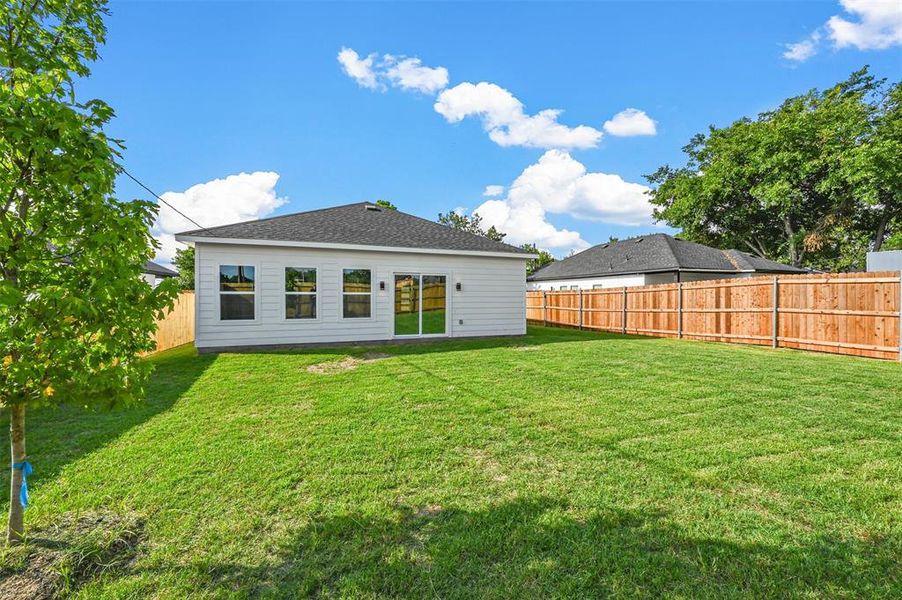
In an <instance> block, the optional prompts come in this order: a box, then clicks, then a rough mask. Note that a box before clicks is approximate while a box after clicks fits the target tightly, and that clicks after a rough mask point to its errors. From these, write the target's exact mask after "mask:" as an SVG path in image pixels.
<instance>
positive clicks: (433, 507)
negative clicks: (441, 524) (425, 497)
mask: <svg viewBox="0 0 902 600" xmlns="http://www.w3.org/2000/svg"><path fill="white" fill-rule="evenodd" d="M440 512H442V507H441V506H439V505H438V504H429V505H427V506H423V507H420V508H418V509H417V510H415V511H414V512H413V513H412V514H411V515H410V516H411V517H412V518H414V519H431V518H433V517H437V516H438V514H439V513H440Z"/></svg>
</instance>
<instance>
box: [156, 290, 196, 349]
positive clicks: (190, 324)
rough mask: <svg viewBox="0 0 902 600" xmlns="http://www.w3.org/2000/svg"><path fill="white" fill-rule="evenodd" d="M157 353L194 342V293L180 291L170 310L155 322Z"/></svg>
mask: <svg viewBox="0 0 902 600" xmlns="http://www.w3.org/2000/svg"><path fill="white" fill-rule="evenodd" d="M154 337H155V338H156V341H157V352H160V351H161V350H168V349H169V348H175V347H176V346H181V345H182V344H188V343H191V342H193V341H194V292H193V291H182V292H180V293H179V297H178V298H177V299H176V301H175V305H173V307H172V310H171V311H169V312H168V313H166V316H165V317H163V318H162V319H158V320H157V332H156V334H155V335H154Z"/></svg>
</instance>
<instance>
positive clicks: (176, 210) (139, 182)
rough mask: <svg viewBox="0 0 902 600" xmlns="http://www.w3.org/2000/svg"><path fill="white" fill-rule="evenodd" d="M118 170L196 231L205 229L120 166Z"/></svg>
mask: <svg viewBox="0 0 902 600" xmlns="http://www.w3.org/2000/svg"><path fill="white" fill-rule="evenodd" d="M119 170H120V171H122V172H123V173H124V174H125V175H126V176H127V177H128V178H129V179H131V180H132V181H134V182H135V183H137V184H138V185H140V186H141V187H142V188H144V189H145V190H147V191H148V192H149V193H150V194H151V195H152V196H153V197H154V198H156V199H157V200H159V201H160V202H162V203H163V204H165V205H166V206H168V207H169V208H171V209H172V210H174V211H175V212H177V213H178V214H180V215H182V216H183V217H184V218H186V219H187V220H189V221H191V222H192V223H194V224H195V225H197V227H198V229H206V227H204V226H203V225H201V224H200V223H198V222H197V221H195V220H194V219H192V218H191V217H189V216H188V215H186V214H185V213H183V212H182V211H180V210H179V209H177V208H176V207H174V206H173V205H171V204H169V203H168V202H166V201H165V200H163V199H162V198H160V196H159V195H158V194H157V193H156V192H155V191H153V190H152V189H150V188H149V187H147V186H146V185H144V184H143V183H141V181H140V180H139V179H138V178H137V177H135V176H134V175H132V174H131V173H129V172H128V171H126V170H125V167H123V166H122V165H119Z"/></svg>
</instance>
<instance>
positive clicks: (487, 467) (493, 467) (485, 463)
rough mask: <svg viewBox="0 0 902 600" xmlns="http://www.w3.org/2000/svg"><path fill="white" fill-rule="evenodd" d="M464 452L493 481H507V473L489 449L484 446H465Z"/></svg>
mask: <svg viewBox="0 0 902 600" xmlns="http://www.w3.org/2000/svg"><path fill="white" fill-rule="evenodd" d="M463 453H464V454H465V455H466V456H468V457H469V458H470V460H472V461H473V462H474V463H475V465H476V466H477V468H479V469H480V470H481V471H482V472H484V473H485V474H486V475H487V476H488V477H489V478H490V479H492V480H493V481H497V482H498V483H503V482H505V481H507V473H505V472H504V469H503V468H502V467H501V464H500V463H499V462H498V461H497V460H495V458H494V457H493V456H492V455H491V454H490V453H489V452H488V451H486V450H483V449H482V448H464V449H463Z"/></svg>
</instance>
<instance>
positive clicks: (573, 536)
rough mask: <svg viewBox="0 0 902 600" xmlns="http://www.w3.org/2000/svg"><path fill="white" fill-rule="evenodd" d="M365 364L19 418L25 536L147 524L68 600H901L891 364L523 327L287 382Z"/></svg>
mask: <svg viewBox="0 0 902 600" xmlns="http://www.w3.org/2000/svg"><path fill="white" fill-rule="evenodd" d="M373 350H374V349H371V348H366V349H364V348H360V349H353V348H351V349H329V350H312V351H307V352H261V353H254V354H222V355H218V356H210V355H205V356H196V355H195V353H194V352H193V350H191V349H186V348H181V349H176V350H174V351H171V352H169V353H164V354H163V355H160V356H156V357H153V358H152V359H151V360H153V361H154V362H155V363H156V365H157V369H156V372H155V374H154V378H153V382H152V385H151V388H150V390H149V398H148V402H147V403H146V404H144V405H142V406H140V407H138V408H136V409H132V410H128V411H119V412H111V413H96V414H89V415H87V416H85V415H84V414H83V413H81V412H80V410H79V409H77V408H74V407H73V408H63V409H59V410H46V411H38V412H35V413H32V414H30V415H29V420H30V430H29V448H30V456H31V458H32V461H33V462H34V463H35V466H36V468H37V471H36V473H35V477H34V478H33V484H32V486H31V487H32V494H33V501H34V505H33V506H32V507H31V508H30V509H29V513H28V519H29V523H30V525H31V526H32V527H35V528H40V527H42V526H46V525H48V524H50V523H53V522H57V521H58V520H59V519H60V518H61V516H62V515H64V514H68V513H74V512H78V511H83V512H84V511H94V510H97V509H99V508H101V507H103V508H105V509H110V510H115V511H120V512H123V513H128V514H138V515H141V516H142V517H143V518H144V519H145V523H146V528H145V532H144V538H143V541H142V544H141V546H140V551H139V555H138V558H137V560H136V561H135V562H134V564H133V565H131V566H130V567H129V568H128V569H127V570H124V571H121V572H115V573H109V574H107V575H105V576H103V577H100V578H98V579H95V580H93V581H90V582H88V583H87V584H86V585H85V586H84V587H83V588H81V589H80V590H79V591H78V592H77V594H76V595H79V596H81V597H84V598H114V597H124V596H129V595H131V596H143V595H147V596H154V597H161V598H180V597H185V596H192V597H211V598H218V597H238V598H241V597H286V596H288V597H291V596H305V595H320V596H326V597H367V598H371V597H417V598H420V597H423V596H432V597H451V598H454V597H458V598H473V597H480V598H509V597H534V596H556V597H562V596H570V597H573V596H576V597H594V596H604V595H629V596H648V597H651V596H660V595H667V596H683V597H731V596H732V597H748V596H775V595H779V596H830V597H834V596H835V597H861V596H884V597H892V596H897V595H899V594H900V592H902V581H900V570H902V569H900V559H899V557H900V556H902V524H900V516H899V515H900V510H899V507H900V502H902V468H900V466H899V465H900V464H902V460H900V459H902V423H900V415H902V399H900V394H899V393H898V390H899V389H902V369H900V367H899V365H898V364H893V363H887V362H879V361H872V360H864V359H856V358H852V357H840V356H829V355H818V354H810V353H803V352H794V351H788V350H779V351H773V350H769V349H762V348H754V347H740V346H729V345H721V344H707V343H700V342H681V341H677V340H666V339H652V338H639V337H629V336H618V335H613V334H599V333H590V332H580V331H573V330H563V329H551V328H541V327H536V328H530V333H529V335H528V336H527V337H526V338H524V339H517V340H476V341H444V342H437V343H435V344H427V345H410V346H389V347H385V348H378V349H375V350H376V351H379V352H385V353H388V354H390V355H391V357H390V358H384V359H381V360H375V361H372V362H362V363H359V364H356V366H354V367H353V368H351V369H348V370H339V371H337V372H334V373H311V372H309V371H308V367H310V366H311V365H318V364H321V363H324V362H330V363H342V361H345V360H346V359H347V358H348V357H362V356H364V354H365V353H367V352H371V351H373ZM30 483H31V482H30ZM6 489H7V488H3V492H0V493H2V494H4V496H3V497H4V498H5V494H7V493H8V492H7V491H6Z"/></svg>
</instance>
